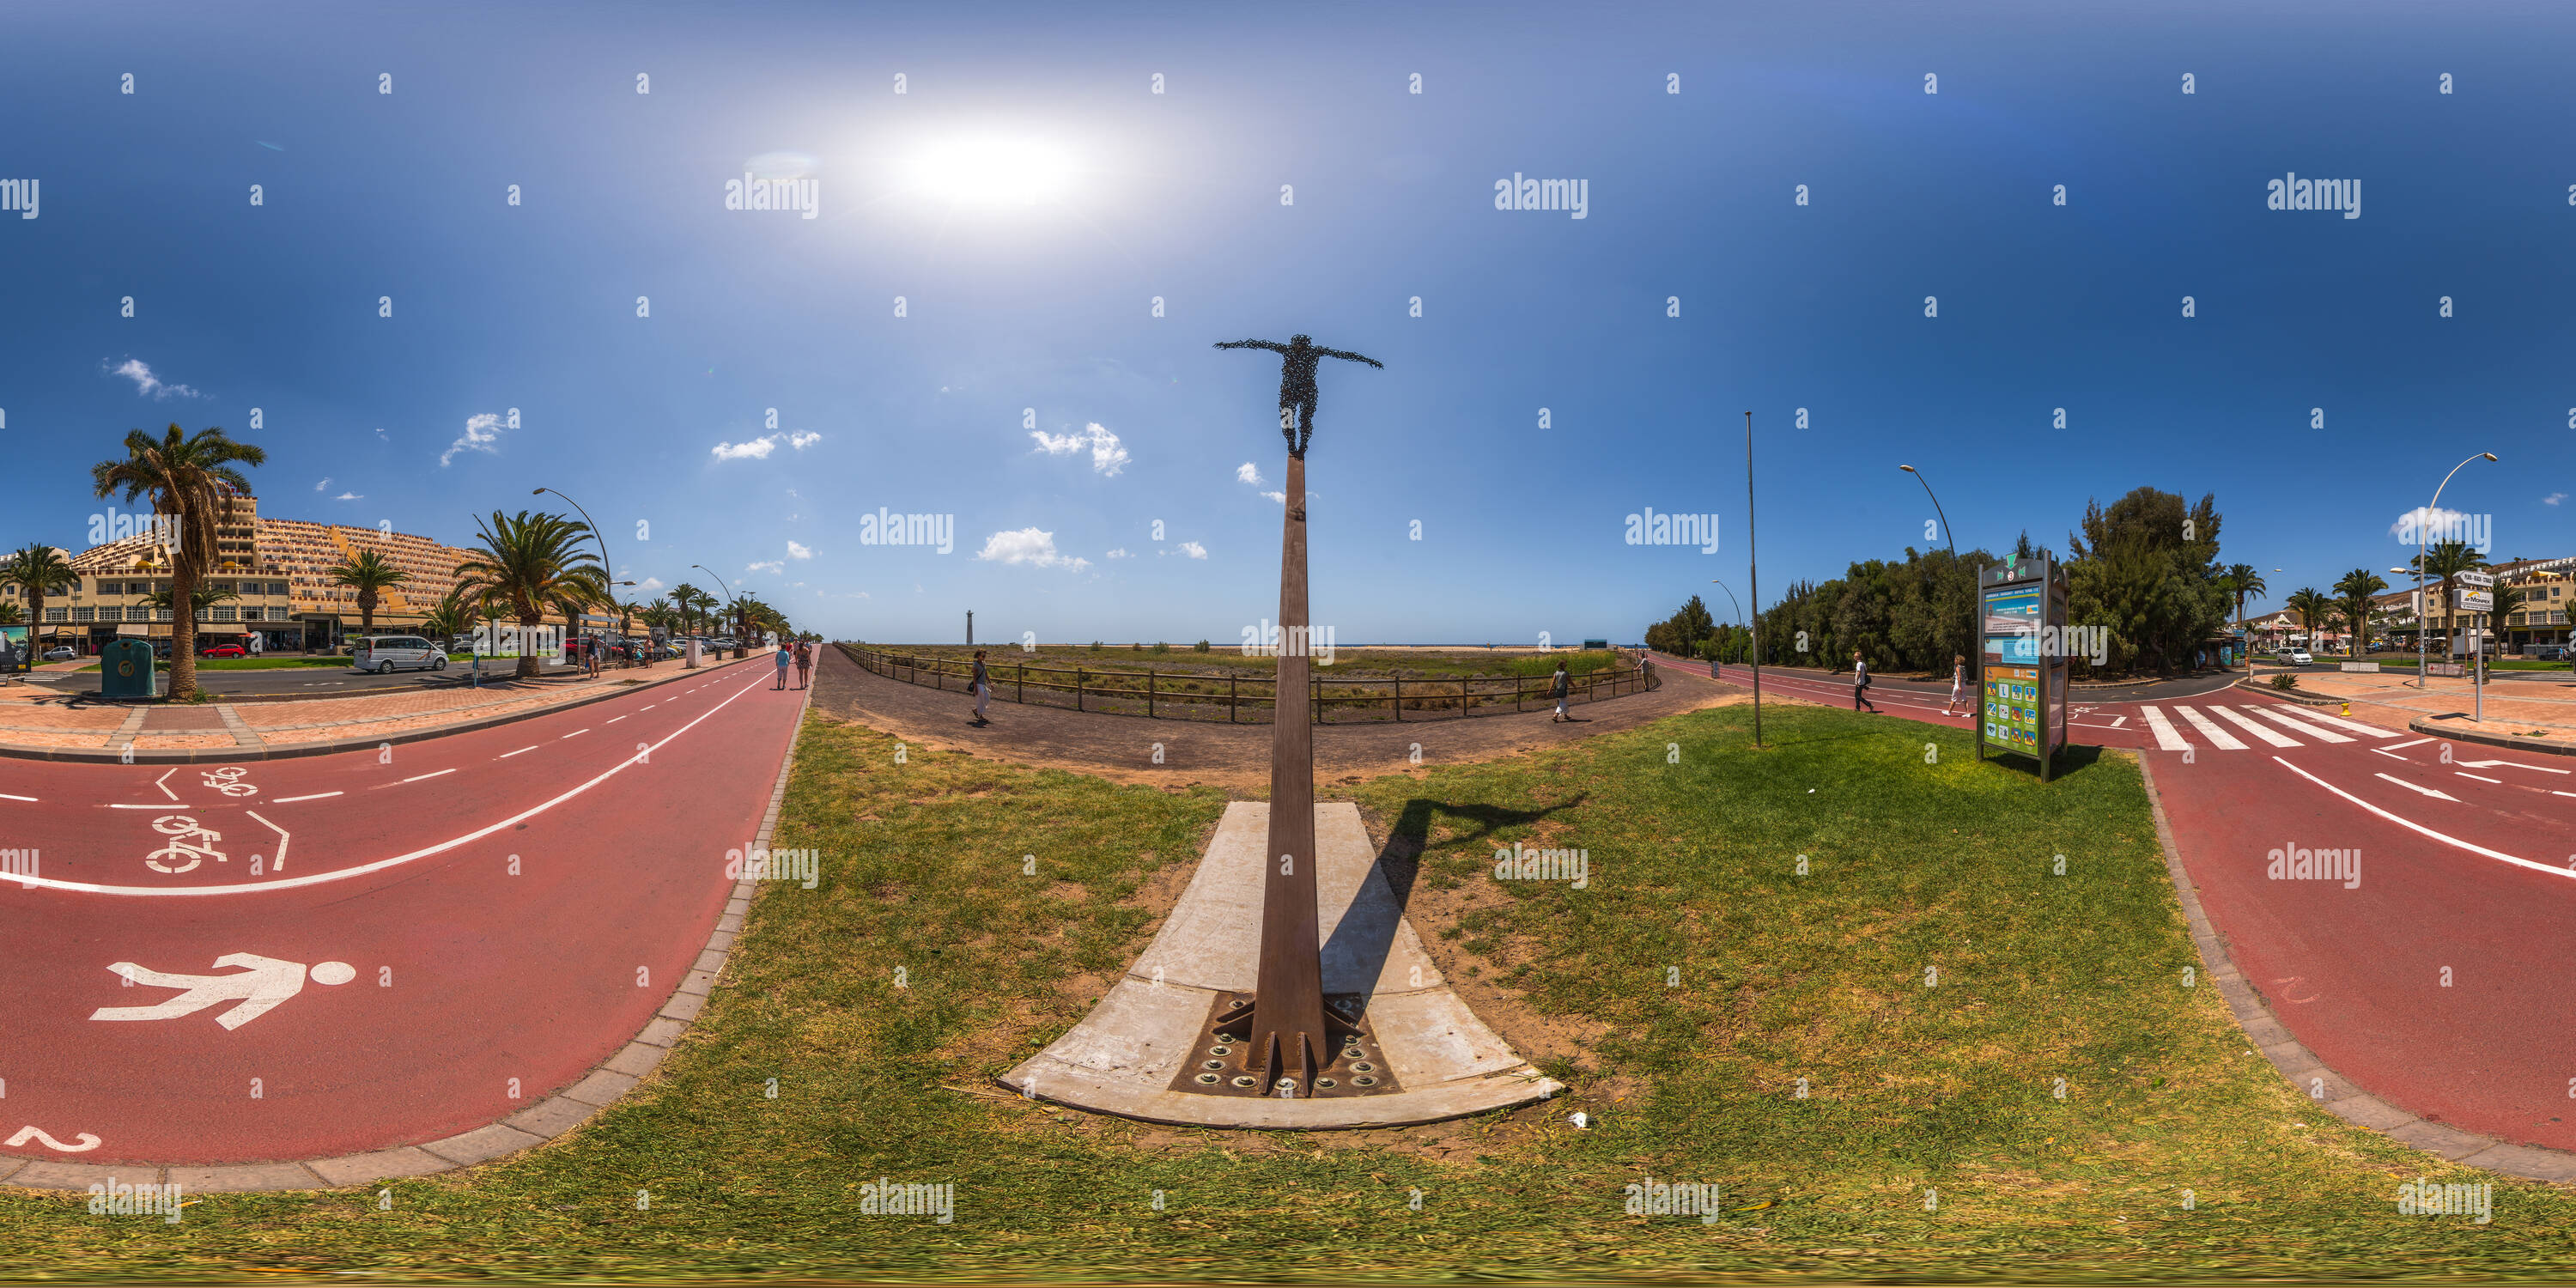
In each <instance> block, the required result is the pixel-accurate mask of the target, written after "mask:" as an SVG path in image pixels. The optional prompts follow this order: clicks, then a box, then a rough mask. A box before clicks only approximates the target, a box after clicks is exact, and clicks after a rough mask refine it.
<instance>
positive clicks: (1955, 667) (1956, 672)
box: [1941, 653, 1968, 716]
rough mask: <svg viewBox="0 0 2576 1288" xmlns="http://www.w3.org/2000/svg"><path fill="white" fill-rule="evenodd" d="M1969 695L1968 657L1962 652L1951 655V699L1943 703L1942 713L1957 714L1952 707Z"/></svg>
mask: <svg viewBox="0 0 2576 1288" xmlns="http://www.w3.org/2000/svg"><path fill="white" fill-rule="evenodd" d="M1967 696H1968V659H1967V655H1965V654H1962V653H1953V654H1951V655H1950V700H1949V701H1948V702H1944V703H1942V704H1941V714H1943V715H1945V716H1946V715H1956V714H1957V713H1956V712H1954V711H1952V710H1950V708H1952V707H1955V706H1957V705H1959V702H1960V700H1961V699H1963V698H1965V697H1967Z"/></svg>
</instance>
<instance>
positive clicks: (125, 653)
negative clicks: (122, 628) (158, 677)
mask: <svg viewBox="0 0 2576 1288" xmlns="http://www.w3.org/2000/svg"><path fill="white" fill-rule="evenodd" d="M98 695H99V696H100V697H102V698H155V697H159V696H160V693H159V691H158V688H157V684H156V681H155V680H154V679H153V666H152V645H151V643H150V642H149V641H146V640H114V641H110V642H109V644H108V646H107V647H106V648H103V649H100V650H99V652H98Z"/></svg>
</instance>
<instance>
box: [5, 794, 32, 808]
mask: <svg viewBox="0 0 2576 1288" xmlns="http://www.w3.org/2000/svg"><path fill="white" fill-rule="evenodd" d="M0 801H25V802H27V803H28V804H30V805H33V804H36V803H37V801H36V798H35V797H33V796H12V795H10V794H9V793H7V792H0Z"/></svg>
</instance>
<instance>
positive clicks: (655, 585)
mask: <svg viewBox="0 0 2576 1288" xmlns="http://www.w3.org/2000/svg"><path fill="white" fill-rule="evenodd" d="M661 588H662V579H661V578H659V577H647V578H645V579H644V580H642V581H639V582H637V583H635V593H636V594H638V595H650V594H652V593H653V592H654V591H657V590H660V589H661Z"/></svg>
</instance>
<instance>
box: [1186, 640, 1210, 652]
mask: <svg viewBox="0 0 2576 1288" xmlns="http://www.w3.org/2000/svg"><path fill="white" fill-rule="evenodd" d="M1190 651H1191V652H1193V653H1205V652H1207V651H1208V642H1207V641H1206V640H1200V641H1199V642H1198V643H1196V644H1192V645H1190Z"/></svg>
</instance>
